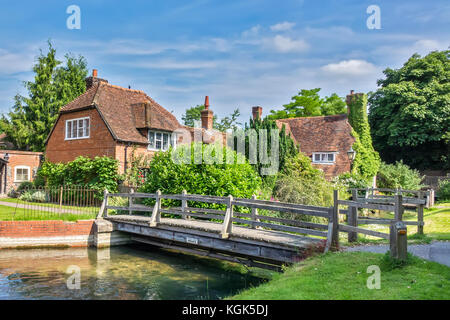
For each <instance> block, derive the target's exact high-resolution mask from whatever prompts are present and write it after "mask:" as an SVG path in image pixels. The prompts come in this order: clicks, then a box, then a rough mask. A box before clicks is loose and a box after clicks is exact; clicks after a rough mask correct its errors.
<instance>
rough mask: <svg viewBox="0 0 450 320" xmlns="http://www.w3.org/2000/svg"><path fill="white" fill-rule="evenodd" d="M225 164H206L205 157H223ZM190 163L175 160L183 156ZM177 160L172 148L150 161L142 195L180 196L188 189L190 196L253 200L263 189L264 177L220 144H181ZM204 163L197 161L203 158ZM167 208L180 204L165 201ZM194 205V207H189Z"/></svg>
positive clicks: (242, 158)
mask: <svg viewBox="0 0 450 320" xmlns="http://www.w3.org/2000/svg"><path fill="white" fill-rule="evenodd" d="M220 151H222V160H223V161H222V162H223V163H214V164H206V163H205V161H204V160H205V154H211V155H212V156H217V159H219V157H220ZM189 153H190V160H191V161H190V162H189V161H188V162H189V163H181V161H176V160H177V159H181V158H182V157H186V158H187V159H188V157H189ZM174 154H176V155H177V157H176V158H174V159H175V161H173V159H172V149H169V150H168V151H166V152H159V153H157V154H156V155H155V156H154V158H153V159H152V161H151V162H150V167H149V171H148V174H147V177H146V181H145V184H144V185H143V186H142V187H141V188H140V189H139V191H141V192H148V193H154V192H156V191H157V190H160V191H161V192H162V193H163V194H180V193H182V191H183V190H186V191H187V192H188V193H190V194H200V195H213V196H228V195H232V196H234V197H240V198H251V196H252V195H253V194H256V192H257V191H259V189H260V187H261V178H260V177H259V175H258V173H257V172H256V170H255V169H254V168H253V167H252V166H251V165H250V164H249V163H248V161H247V160H246V159H245V157H244V156H242V155H238V154H237V153H236V152H235V151H233V150H231V149H229V148H227V147H221V146H219V145H203V144H202V143H192V144H191V145H180V146H178V147H177V149H176V150H175V153H174ZM202 155H203V161H202V162H201V164H196V163H195V162H198V161H194V157H195V159H198V158H197V157H200V158H199V159H202ZM227 155H228V157H230V158H232V159H234V163H233V164H227V163H226V161H225V160H226V158H227ZM237 159H239V161H240V162H242V163H239V162H237V161H236V160H237ZM163 203H164V204H165V205H179V204H178V202H176V201H170V200H165V201H164V202H163ZM189 205H191V204H189ZM196 205H200V206H202V207H217V206H214V205H211V204H206V203H203V204H196Z"/></svg>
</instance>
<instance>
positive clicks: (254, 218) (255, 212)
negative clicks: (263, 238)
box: [252, 195, 259, 229]
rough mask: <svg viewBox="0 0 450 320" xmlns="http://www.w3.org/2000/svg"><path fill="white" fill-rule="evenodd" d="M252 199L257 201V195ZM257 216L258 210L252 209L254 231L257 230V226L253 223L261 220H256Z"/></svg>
mask: <svg viewBox="0 0 450 320" xmlns="http://www.w3.org/2000/svg"><path fill="white" fill-rule="evenodd" d="M252 199H253V200H256V195H253V196H252ZM257 215H258V209H257V208H253V207H252V229H255V228H256V226H255V224H254V223H253V222H259V219H256V216H257Z"/></svg>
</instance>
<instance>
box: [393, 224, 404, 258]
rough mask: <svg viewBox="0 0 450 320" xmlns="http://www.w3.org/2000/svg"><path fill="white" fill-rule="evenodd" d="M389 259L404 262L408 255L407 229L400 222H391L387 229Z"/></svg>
mask: <svg viewBox="0 0 450 320" xmlns="http://www.w3.org/2000/svg"><path fill="white" fill-rule="evenodd" d="M389 247H390V251H391V257H392V258H395V259H399V260H406V258H407V253H408V241H407V229H406V225H405V224H404V222H402V221H393V222H392V223H391V225H390V228H389Z"/></svg>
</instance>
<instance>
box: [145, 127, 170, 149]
mask: <svg viewBox="0 0 450 320" xmlns="http://www.w3.org/2000/svg"><path fill="white" fill-rule="evenodd" d="M170 146H172V147H173V148H175V146H176V134H175V133H173V132H164V131H154V130H149V131H148V149H149V150H158V151H166V150H168V149H169V147H170Z"/></svg>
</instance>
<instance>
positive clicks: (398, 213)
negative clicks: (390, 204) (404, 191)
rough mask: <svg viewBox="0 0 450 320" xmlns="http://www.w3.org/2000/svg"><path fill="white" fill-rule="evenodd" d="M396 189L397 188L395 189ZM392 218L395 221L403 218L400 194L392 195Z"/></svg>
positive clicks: (403, 209)
mask: <svg viewBox="0 0 450 320" xmlns="http://www.w3.org/2000/svg"><path fill="white" fill-rule="evenodd" d="M397 190H398V189H397ZM394 201H395V203H394V207H395V212H394V220H395V221H402V219H403V212H404V211H405V208H403V196H402V195H401V194H396V195H395V197H394Z"/></svg>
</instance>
